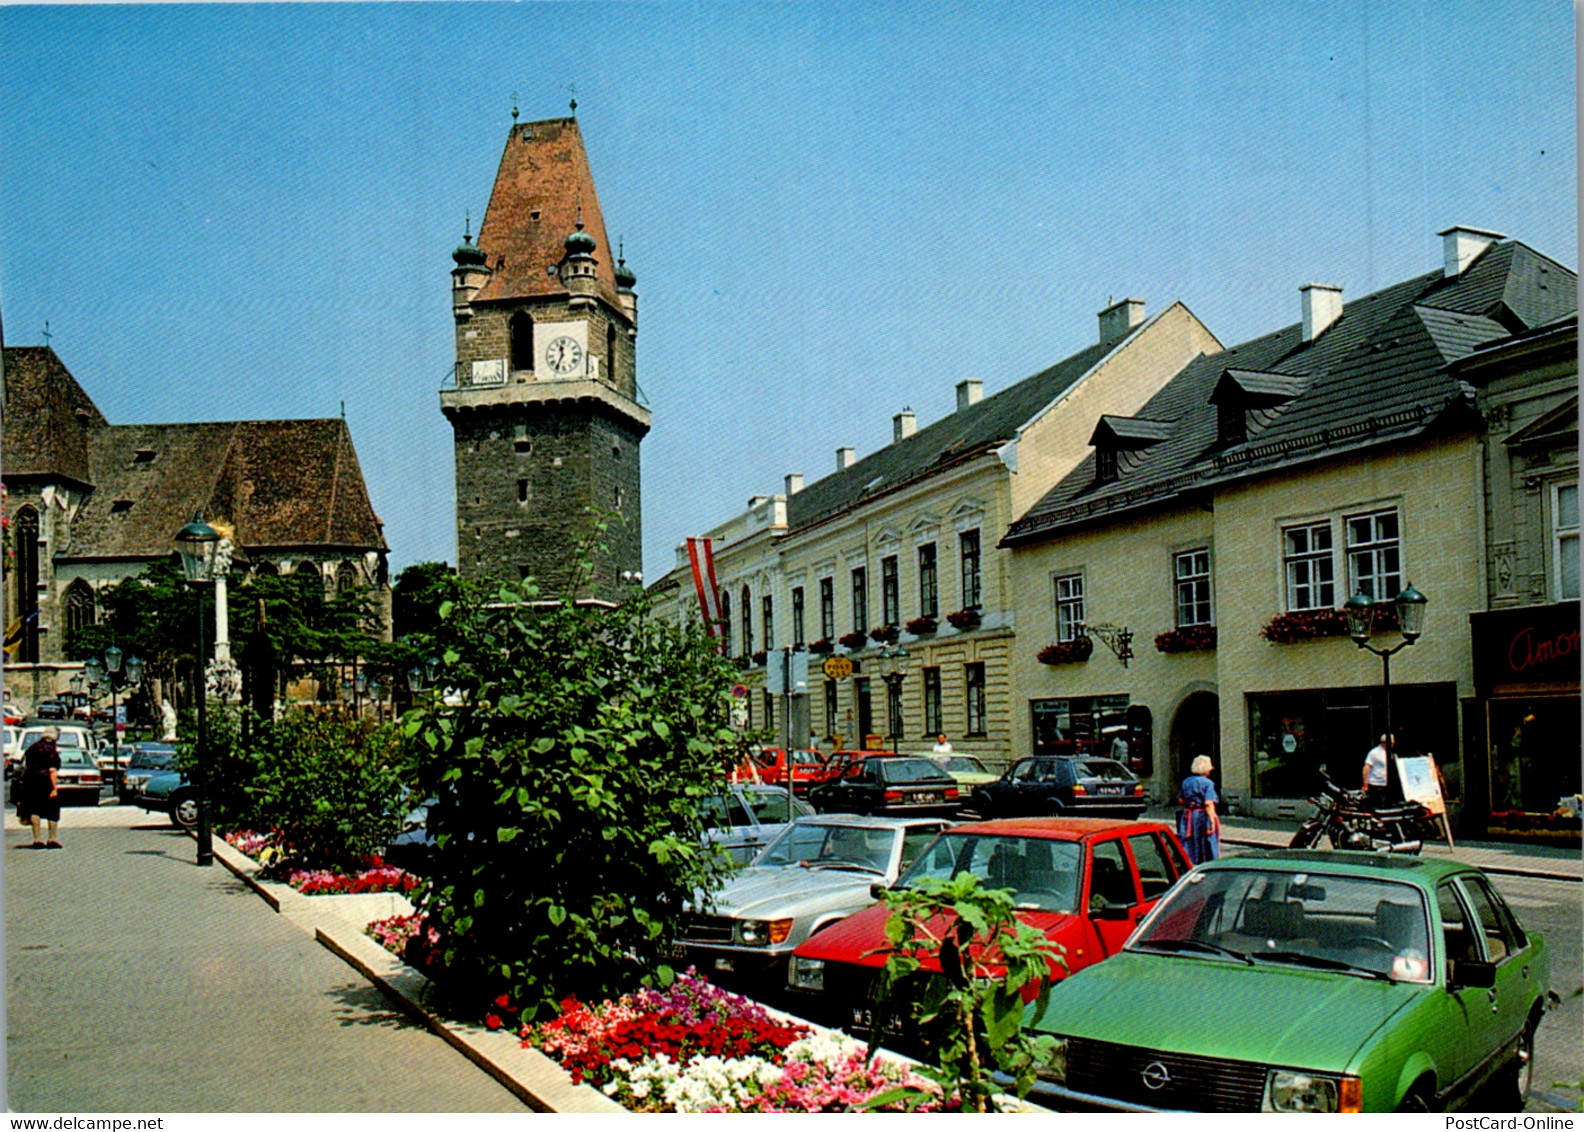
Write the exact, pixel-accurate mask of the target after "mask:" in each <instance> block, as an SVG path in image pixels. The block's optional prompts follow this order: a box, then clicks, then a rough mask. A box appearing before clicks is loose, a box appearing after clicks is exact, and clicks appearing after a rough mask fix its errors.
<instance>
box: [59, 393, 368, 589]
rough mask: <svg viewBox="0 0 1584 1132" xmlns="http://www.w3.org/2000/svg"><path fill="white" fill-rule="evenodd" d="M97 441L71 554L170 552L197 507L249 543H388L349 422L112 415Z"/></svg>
mask: <svg viewBox="0 0 1584 1132" xmlns="http://www.w3.org/2000/svg"><path fill="white" fill-rule="evenodd" d="M89 450H90V457H91V470H92V478H93V483H94V485H95V490H94V491H93V493H92V494H91V495H90V496H89V497H88V498H87V500H86V501H85V502H84V503H83V505H82V508H81V510H79V512H78V514H77V517H76V519H75V520H74V521H73V523H72V525H71V534H70V541H69V543H68V544H67V545H66V546H65V547H63V548H62V552H63V554H64V555H65V556H66V557H70V558H79V557H90V558H93V557H109V558H148V557H158V556H161V555H164V554H168V553H170V551H171V548H172V545H173V544H172V541H171V540H172V538H173V537H174V536H175V533H176V531H177V530H178V529H179V528H180V527H181V526H182V524H183V523H185V522H187V520H188V519H190V518H192V515H193V513H194V512H195V511H197V512H202V513H203V515H204V518H206V519H207V520H208V521H209V522H211V523H217V524H222V525H228V526H230V527H231V528H232V530H233V531H234V534H233V535H232V537H233V538H234V539H235V541H236V542H237V544H238V545H239V546H241V547H242V548H243V549H244V550H248V551H260V550H266V549H284V548H288V547H292V548H302V547H326V548H328V547H337V548H353V549H358V550H384V549H386V544H385V537H384V534H383V531H382V529H381V524H380V521H379V519H378V517H377V516H376V515H375V513H374V508H373V505H372V504H371V503H370V501H369V497H368V491H367V489H366V487H365V486H364V483H363V473H362V470H361V469H360V468H359V466H358V459H357V453H356V452H355V451H354V449H353V447H352V435H351V433H350V432H349V431H348V429H347V426H346V422H345V421H343V420H338V419H333V418H331V419H321V420H286V421H210V422H199V423H188V424H153V425H112V426H108V427H105V428H101V429H95V430H93V431H92V432H91V433H89Z"/></svg>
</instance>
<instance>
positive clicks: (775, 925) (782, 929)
mask: <svg viewBox="0 0 1584 1132" xmlns="http://www.w3.org/2000/svg"><path fill="white" fill-rule="evenodd" d="M791 934H792V921H791V920H738V921H737V942H738V943H740V944H742V945H743V946H745V947H764V946H766V945H767V944H772V943H785V942H786V938H787V936H789V935H791Z"/></svg>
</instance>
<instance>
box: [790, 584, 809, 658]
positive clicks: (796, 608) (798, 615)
mask: <svg viewBox="0 0 1584 1132" xmlns="http://www.w3.org/2000/svg"><path fill="white" fill-rule="evenodd" d="M807 643H808V639H807V638H806V637H805V636H804V634H803V587H802V586H793V587H792V647H793V648H796V647H797V646H798V645H805V644H807Z"/></svg>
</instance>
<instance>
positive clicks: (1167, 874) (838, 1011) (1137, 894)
mask: <svg viewBox="0 0 1584 1132" xmlns="http://www.w3.org/2000/svg"><path fill="white" fill-rule="evenodd" d="M1191 867H1192V866H1191V865H1190V864H1189V863H1188V855H1187V854H1186V853H1185V852H1184V851H1183V847H1182V842H1180V841H1178V840H1177V834H1176V833H1174V832H1173V831H1172V830H1171V829H1169V828H1167V827H1166V826H1164V825H1161V824H1159V823H1156V822H1141V821H1120V820H1107V819H1103V818H1015V819H1009V820H1003V821H987V822H976V823H973V824H970V825H958V826H953V827H952V828H951V829H948V830H946V831H944V832H943V833H941V834H940V835H939V836H938V837H936V839H935V840H934V841H933V842H931V843H930V845H929V846H927V847H926V848H925V849H924V851H923V852H922V853H920V854H919V855H918V857H917V859H916V860H915V861H914V862H913V864H912V866H911V867H910V868H909V869H908V871H907V872H906V873H904V874H903V875H902V877H901V878H900V879H899V880H898V881H897V882H896V885H895V886H894V887H897V888H906V887H907V886H908V885H909V884H911V883H912V882H914V881H917V880H919V879H921V878H924V877H941V878H948V877H952V876H955V875H957V874H958V873H961V872H964V871H966V872H971V873H973V874H974V875H976V876H978V877H979V878H980V879H981V880H983V881H985V882H986V884H988V885H990V886H991V887H995V888H1010V889H1012V890H1013V892H1014V893H1015V894H1016V901H1017V907H1018V918H1019V919H1020V920H1022V921H1023V922H1024V923H1026V924H1029V925H1031V926H1032V927H1035V928H1038V929H1039V930H1040V931H1042V932H1044V933H1045V936H1046V938H1048V939H1050V940H1052V941H1053V942H1055V943H1058V944H1060V945H1061V946H1062V947H1063V948H1065V955H1064V958H1065V959H1066V964H1067V965H1066V967H1065V969H1064V968H1062V967H1059V966H1057V967H1052V969H1051V977H1052V978H1056V979H1060V978H1063V977H1065V976H1066V975H1069V974H1071V973H1072V972H1074V971H1078V970H1081V969H1082V968H1084V967H1087V966H1089V965H1091V964H1093V963H1098V962H1100V961H1101V960H1102V959H1106V958H1108V957H1109V956H1111V955H1114V954H1116V952H1117V951H1119V950H1120V949H1121V947H1122V944H1123V943H1124V942H1125V941H1126V940H1127V937H1128V936H1129V935H1130V934H1132V931H1133V928H1134V925H1136V924H1137V923H1138V921H1139V919H1140V918H1142V917H1143V916H1144V914H1145V913H1147V912H1148V911H1149V910H1150V909H1151V908H1153V907H1154V906H1155V902H1156V901H1157V900H1159V899H1160V898H1161V896H1163V895H1164V894H1165V893H1166V891H1167V889H1169V888H1171V886H1172V885H1173V884H1175V883H1176V882H1177V878H1178V877H1180V876H1182V875H1183V874H1184V873H1186V872H1187V871H1188V870H1189V869H1190V868H1191ZM889 915H890V911H889V909H888V908H887V907H886V906H885V905H884V904H883V903H879V904H873V905H871V906H870V907H868V908H865V909H864V910H863V911H862V912H858V913H856V914H854V915H852V916H849V917H848V918H847V919H845V920H842V921H840V922H838V923H835V924H832V925H831V926H830V927H828V928H826V929H825V930H824V931H821V932H819V933H818V934H816V935H814V936H812V937H810V938H809V939H808V940H806V941H805V942H804V943H803V945H802V946H801V947H799V948H798V949H797V950H796V951H795V952H793V954H792V963H791V968H790V970H789V972H788V982H789V987H790V989H791V990H793V991H795V992H802V993H803V994H805V995H809V996H813V1000H812V1001H810V1003H809V1005H810V1006H814V1007H816V1008H817V1009H815V1010H814V1011H811V1013H816V1014H820V1015H822V1016H823V1017H825V1018H830V1019H833V1020H837V1019H839V1021H840V1022H841V1024H842V1025H844V1026H845V1025H851V1026H852V1027H853V1028H856V1029H858V1030H866V1029H867V1028H868V1021H869V1015H870V1010H871V1008H872V1002H871V997H872V995H871V991H872V988H873V985H874V983H875V980H876V978H877V976H878V974H879V972H880V969H881V968H882V967H884V966H885V956H884V955H878V954H874V952H875V951H876V949H879V948H883V947H885V946H886V934H885V925H886V919H887V917H888V916H889ZM820 1007H823V1009H818V1008H820Z"/></svg>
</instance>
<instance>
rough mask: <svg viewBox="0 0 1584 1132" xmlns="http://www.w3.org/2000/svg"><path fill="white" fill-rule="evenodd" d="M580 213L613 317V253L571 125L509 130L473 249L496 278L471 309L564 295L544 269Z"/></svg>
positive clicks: (571, 121)
mask: <svg viewBox="0 0 1584 1132" xmlns="http://www.w3.org/2000/svg"><path fill="white" fill-rule="evenodd" d="M580 205H581V207H582V216H583V227H584V229H585V230H586V231H587V232H588V233H589V234H590V235H592V236H593V237H594V239H595V241H596V244H597V246H596V247H595V249H594V258H595V259H596V260H598V261H599V266H598V267H597V269H596V278H597V279H598V281H599V290H600V294H601V295H602V296H604V298H605V299H606V301H607V302H609V303H611V304H612V305H613V306H618V309H619V305H618V304H617V301H616V275H615V266H614V265H615V263H616V249H614V248H613V247H611V242H610V236H609V235H607V234H606V232H605V219H604V217H603V216H602V215H601V214H600V206H599V197H598V196H596V195H595V193H594V175H593V173H592V172H590V170H589V162H588V154H587V152H585V151H584V149H583V135H582V133H581V132H580V131H579V130H578V124H577V119H576V118H551V119H549V120H548V121H544V122H523V123H520V124H518V125H515V126H513V127H512V129H511V134H510V135H509V136H508V137H507V139H506V150H505V152H504V153H502V154H501V163H500V170H499V171H498V172H497V173H496V174H495V188H494V190H493V192H491V194H490V202H489V209H488V210H487V211H486V212H485V213H484V222H483V223H482V224H481V225H479V236H478V246H479V249H480V250H481V251H483V252H484V255H485V260H486V263H487V265H488V266H489V268H490V269H491V271H492V272H493V273H494V274H492V275H491V276H490V278H489V281H488V282H487V283H485V285H484V287H483V289H482V290H480V291H479V293H478V296H477V299H476V300H475V301H477V302H488V301H490V300H492V299H519V298H526V297H531V296H540V295H560V294H564V293H565V292H566V288H565V287H564V286H563V285H562V282H561V279H560V277H559V276H557V275H556V274H555V273H554V272H552V271H550V270H549V268H551V267H553V266H555V265H556V264H559V263H560V262H561V260H562V259H563V258H564V257H565V255H566V248H565V246H564V242H565V240H566V238H567V236H568V235H570V234H571V233H572V231H573V230H574V228H575V227H576V226H577V221H578V209H579V206H580ZM536 215H537V219H536V218H535V217H536Z"/></svg>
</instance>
